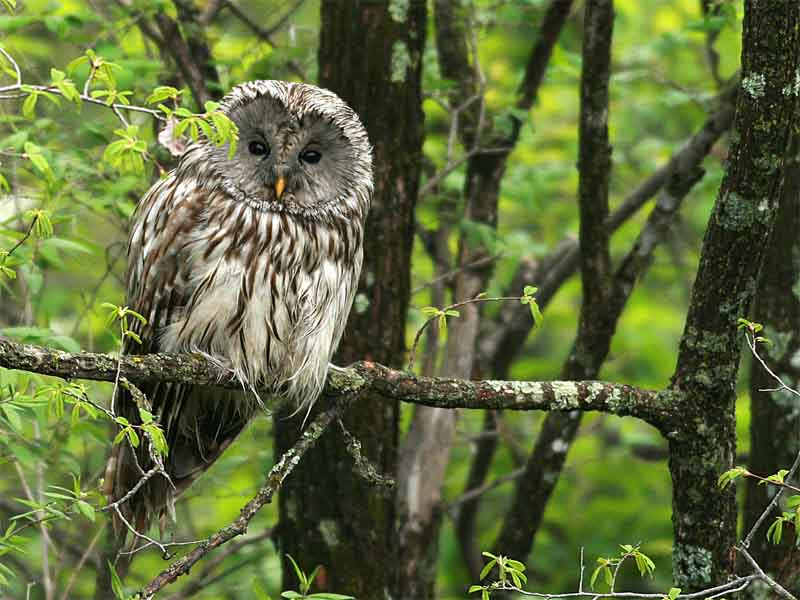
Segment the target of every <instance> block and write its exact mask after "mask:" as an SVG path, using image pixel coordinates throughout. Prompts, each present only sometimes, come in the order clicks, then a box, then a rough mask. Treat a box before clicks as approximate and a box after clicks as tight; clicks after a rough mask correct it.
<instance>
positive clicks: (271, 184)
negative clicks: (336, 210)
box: [212, 96, 354, 216]
mask: <svg viewBox="0 0 800 600" xmlns="http://www.w3.org/2000/svg"><path fill="white" fill-rule="evenodd" d="M230 117H231V119H232V120H233V121H234V122H235V123H236V124H237V126H238V127H239V144H238V145H237V150H236V154H235V155H234V156H233V158H228V157H227V155H226V153H227V149H225V148H220V149H219V151H218V152H217V151H216V150H212V152H214V154H215V159H216V160H215V162H216V163H217V170H218V172H219V174H220V175H221V177H222V178H223V180H224V181H225V185H226V187H228V188H229V189H234V190H236V191H237V193H236V194H235V195H236V196H237V197H241V198H242V199H243V200H244V201H245V202H247V203H248V204H251V205H253V206H255V207H258V208H260V209H262V210H271V211H276V212H283V211H286V212H290V213H296V214H304V215H309V216H310V215H312V214H314V213H315V212H317V211H322V210H323V209H324V208H325V207H326V206H328V205H331V204H333V203H336V202H337V201H339V199H341V198H344V197H346V196H348V195H349V193H350V191H351V189H352V187H353V185H354V183H353V180H354V174H352V173H351V170H352V169H351V166H352V163H353V161H354V156H353V149H352V144H350V142H349V140H348V139H347V138H346V137H345V136H344V134H343V132H342V130H341V128H340V127H338V126H337V125H336V124H334V123H333V122H332V121H331V119H330V118H327V117H325V116H323V115H320V114H317V113H315V112H313V111H309V110H305V111H299V110H298V111H297V112H293V111H290V110H288V109H287V108H286V107H285V106H284V105H283V103H282V102H280V101H279V100H277V99H275V98H272V97H269V96H261V97H259V98H257V99H255V100H253V101H252V102H249V103H247V104H244V105H242V106H240V107H238V108H236V109H234V110H233V111H232V112H231V114H230Z"/></svg>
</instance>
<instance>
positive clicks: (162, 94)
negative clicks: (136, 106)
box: [145, 85, 183, 104]
mask: <svg viewBox="0 0 800 600" xmlns="http://www.w3.org/2000/svg"><path fill="white" fill-rule="evenodd" d="M182 93H183V92H181V91H180V90H177V89H175V88H174V87H170V86H168V85H162V86H159V87H157V88H156V89H154V90H153V91H152V93H151V94H150V95H149V96H148V97H147V100H145V102H146V103H147V104H158V103H159V102H163V101H164V100H167V99H171V100H175V99H177V98H178V96H180V95H181V94H182Z"/></svg>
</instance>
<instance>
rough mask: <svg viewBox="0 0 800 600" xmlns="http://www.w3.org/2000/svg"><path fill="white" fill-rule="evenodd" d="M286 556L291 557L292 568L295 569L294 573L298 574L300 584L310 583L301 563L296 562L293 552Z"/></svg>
mask: <svg viewBox="0 0 800 600" xmlns="http://www.w3.org/2000/svg"><path fill="white" fill-rule="evenodd" d="M286 558H288V559H289V562H290V563H292V569H294V574H295V575H296V576H297V579H298V580H299V581H300V585H306V584H308V579H306V574H305V573H303V570H302V569H301V568H300V565H298V564H297V562H295V560H294V558H292V555H291V554H287V555H286Z"/></svg>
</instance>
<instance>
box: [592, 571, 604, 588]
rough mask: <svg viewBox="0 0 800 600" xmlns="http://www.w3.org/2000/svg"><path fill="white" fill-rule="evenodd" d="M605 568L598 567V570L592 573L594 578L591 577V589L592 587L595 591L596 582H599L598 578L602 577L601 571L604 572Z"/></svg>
mask: <svg viewBox="0 0 800 600" xmlns="http://www.w3.org/2000/svg"><path fill="white" fill-rule="evenodd" d="M603 568H604V567H603V565H600V566H599V567H597V568H596V569H595V570H594V571H593V572H592V577H591V579H589V587H590V588H592V589H594V584H595V582H597V578H598V576H599V575H600V571H602V570H603Z"/></svg>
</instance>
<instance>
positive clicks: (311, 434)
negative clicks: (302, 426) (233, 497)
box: [141, 395, 355, 600]
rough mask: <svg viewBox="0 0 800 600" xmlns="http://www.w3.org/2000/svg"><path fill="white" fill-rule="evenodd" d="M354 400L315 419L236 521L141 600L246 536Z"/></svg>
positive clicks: (159, 578) (146, 590) (155, 582)
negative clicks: (225, 546) (296, 468)
mask: <svg viewBox="0 0 800 600" xmlns="http://www.w3.org/2000/svg"><path fill="white" fill-rule="evenodd" d="M354 397H355V396H354V395H349V396H346V397H343V398H342V399H341V400H340V401H339V402H338V403H336V404H335V405H334V407H333V408H331V409H330V410H328V411H325V412H322V413H320V414H319V415H318V416H317V418H316V419H314V421H313V422H312V423H311V425H309V426H308V428H307V429H306V430H305V431H304V432H303V435H301V436H300V439H299V440H298V441H297V443H295V445H294V446H293V447H292V448H290V449H289V450H287V451H286V452H285V453H284V454H283V456H281V458H280V460H279V461H278V462H276V463H275V465H274V466H273V467H272V469H270V471H269V473H268V474H267V477H266V481H265V483H264V485H263V486H262V487H261V489H259V490H258V493H257V494H256V495H255V496H254V497H253V498H252V499H251V500H250V501H249V502H248V503H247V504H245V505H244V507H242V510H241V512H240V514H239V517H238V518H237V519H236V520H235V521H233V523H231V524H230V525H227V526H226V527H223V528H222V529H220V530H219V531H217V532H216V533H215V534H213V535H212V536H211V537H209V538H208V539H207V540H206V541H204V542H203V543H202V544H200V545H199V546H197V547H196V548H195V549H194V550H192V551H191V552H189V554H187V555H186V556H184V557H182V558H180V559H179V560H177V561H175V562H174V563H172V564H171V565H170V566H169V567H168V568H166V569H164V570H163V571H161V573H159V574H158V575H157V576H156V577H155V578H153V580H152V581H151V582H150V583H148V584H147V585H146V586H145V587H144V588H143V589H142V591H141V596H142V598H143V600H149V599H150V598H152V597H153V596H154V595H155V593H156V592H158V591H159V590H160V589H162V588H164V587H165V586H167V585H169V584H170V583H173V582H174V581H175V580H177V579H178V578H179V577H181V576H182V575H186V574H187V573H188V572H189V571H190V570H191V568H192V566H194V564H195V563H197V562H198V561H199V560H200V559H202V558H203V557H204V556H205V555H206V554H208V553H209V552H211V551H212V550H214V549H215V548H218V547H219V546H222V545H223V544H225V543H227V542H229V541H230V540H232V539H233V538H235V537H237V536H240V535H244V534H245V533H247V526H248V525H249V524H250V521H251V520H252V519H253V517H255V515H256V513H258V511H259V510H261V508H262V507H263V506H264V505H265V504H269V503H270V502H272V497H273V496H274V495H275V492H277V491H278V488H279V487H280V486H281V484H282V483H283V481H284V479H286V477H287V476H288V475H289V473H291V472H292V470H294V468H295V466H296V465H297V463H299V462H300V459H301V458H302V457H303V455H304V454H305V453H306V451H307V450H308V449H309V448H311V447H312V446H313V445H314V444H315V443H316V442H317V440H318V439H319V437H320V436H321V435H322V434H323V433H324V432H325V430H326V429H327V428H328V426H329V425H330V424H331V423H332V422H333V421H334V420H335V419H336V418H337V417H338V416H339V415H340V414H341V413H342V412H344V410H345V409H346V408H347V406H348V405H349V404H350V402H351V401H352V400H353V398H354Z"/></svg>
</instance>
